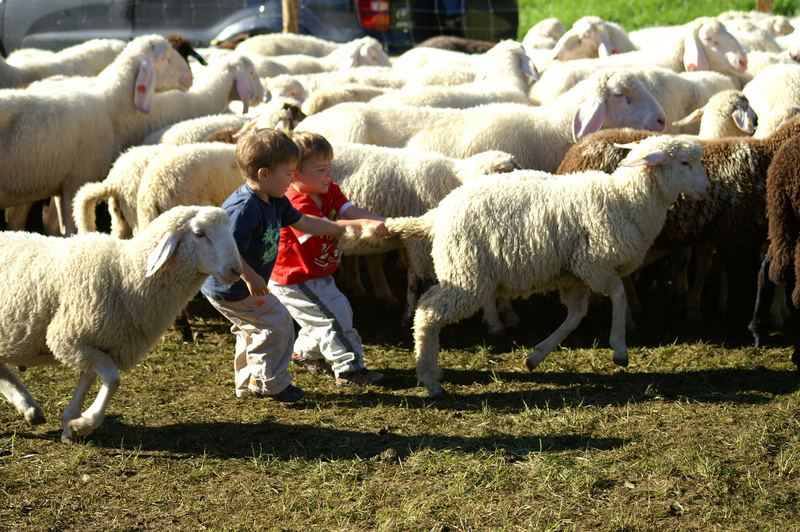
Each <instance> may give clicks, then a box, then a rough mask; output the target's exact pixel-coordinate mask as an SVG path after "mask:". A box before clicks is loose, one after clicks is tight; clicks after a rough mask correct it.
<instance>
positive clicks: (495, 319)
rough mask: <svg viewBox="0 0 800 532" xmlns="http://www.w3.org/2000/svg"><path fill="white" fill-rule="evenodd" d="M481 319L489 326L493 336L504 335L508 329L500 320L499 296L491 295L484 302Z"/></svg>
mask: <svg viewBox="0 0 800 532" xmlns="http://www.w3.org/2000/svg"><path fill="white" fill-rule="evenodd" d="M481 321H482V322H483V323H485V324H486V326H487V327H488V328H489V334H491V335H492V336H502V335H503V332H504V331H505V330H506V326H505V325H503V322H502V321H501V320H500V314H498V313H497V298H496V297H494V296H490V297H489V298H488V299H487V300H486V302H484V304H483V316H482V317H481Z"/></svg>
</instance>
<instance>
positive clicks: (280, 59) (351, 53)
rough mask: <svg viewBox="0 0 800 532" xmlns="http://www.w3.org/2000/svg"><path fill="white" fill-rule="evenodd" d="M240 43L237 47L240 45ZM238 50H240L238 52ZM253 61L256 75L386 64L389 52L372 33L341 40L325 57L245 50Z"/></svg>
mask: <svg viewBox="0 0 800 532" xmlns="http://www.w3.org/2000/svg"><path fill="white" fill-rule="evenodd" d="M241 47H242V45H241V44H240V45H239V46H238V47H237V50H238V49H241ZM240 53H241V52H240ZM247 55H248V57H250V59H251V60H252V61H253V63H254V64H255V67H256V71H257V72H258V75H259V76H261V77H272V76H277V75H279V74H312V73H314V72H330V71H332V70H346V69H349V68H353V67H359V66H364V65H377V66H387V67H388V66H389V65H390V62H389V56H388V55H386V52H384V51H383V47H382V46H381V43H380V42H378V41H377V40H376V39H375V38H374V37H361V38H360V39H355V40H352V41H350V42H348V43H345V44H343V45H342V46H340V47H338V48H337V49H335V50H333V51H332V52H331V53H329V54H328V55H326V56H324V57H319V58H317V57H312V56H309V55H283V56H277V57H270V58H267V57H264V56H260V55H258V54H247Z"/></svg>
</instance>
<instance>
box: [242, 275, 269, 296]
mask: <svg viewBox="0 0 800 532" xmlns="http://www.w3.org/2000/svg"><path fill="white" fill-rule="evenodd" d="M242 279H243V280H244V283H245V284H246V285H247V289H248V290H249V291H250V295H252V296H266V295H269V288H267V282H266V281H265V280H264V278H263V277H261V276H260V275H256V276H255V277H254V278H248V279H245V278H242Z"/></svg>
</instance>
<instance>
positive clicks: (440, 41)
mask: <svg viewBox="0 0 800 532" xmlns="http://www.w3.org/2000/svg"><path fill="white" fill-rule="evenodd" d="M494 45H495V43H493V42H492V41H483V40H480V39H467V38H466V37H456V36H455V35H437V36H435V37H429V38H428V39H425V40H424V41H422V42H421V43H419V44H417V45H416V46H419V47H422V48H439V49H440V50H452V51H454V52H461V53H465V54H482V53H485V52H487V51H489V50H490V49H491V48H492V47H493V46H494Z"/></svg>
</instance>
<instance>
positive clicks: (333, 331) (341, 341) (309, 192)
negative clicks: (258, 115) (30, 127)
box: [269, 132, 388, 386]
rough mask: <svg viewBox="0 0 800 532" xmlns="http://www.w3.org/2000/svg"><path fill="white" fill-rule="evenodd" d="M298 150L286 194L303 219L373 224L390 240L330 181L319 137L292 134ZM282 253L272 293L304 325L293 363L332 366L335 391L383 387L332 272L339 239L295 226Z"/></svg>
mask: <svg viewBox="0 0 800 532" xmlns="http://www.w3.org/2000/svg"><path fill="white" fill-rule="evenodd" d="M292 140H294V142H295V144H296V145H297V147H298V148H299V149H300V160H299V162H298V165H297V169H296V170H295V172H294V179H293V180H292V184H291V185H290V187H289V190H288V191H287V193H286V197H287V198H288V199H289V201H290V202H291V203H292V205H293V206H294V207H295V208H296V209H297V210H298V211H300V212H302V213H303V214H306V215H308V216H317V217H322V218H328V219H330V220H340V222H337V223H341V220H342V219H344V220H353V219H368V220H374V221H375V224H377V225H374V228H375V233H376V234H377V235H378V236H387V235H388V231H387V229H386V226H384V225H383V221H384V218H382V217H380V216H377V215H375V214H373V213H371V212H369V211H368V210H366V209H362V208H360V207H357V206H355V205H353V203H351V202H350V201H348V200H347V198H346V197H345V196H344V194H342V192H341V190H339V187H338V186H337V185H336V183H334V182H333V181H332V179H331V160H332V159H333V148H332V147H331V145H330V144H329V143H328V141H327V140H325V138H324V137H322V136H321V135H317V134H315V133H308V132H295V133H293V134H292ZM280 245H281V253H280V256H279V257H278V260H277V262H276V263H275V268H274V269H273V270H272V277H271V278H270V282H269V287H270V290H271V291H272V293H274V294H275V296H277V298H278V299H279V300H280V301H281V303H283V304H284V305H285V306H286V308H288V309H289V313H290V314H291V315H292V317H293V318H294V319H295V321H297V323H298V324H300V332H299V333H298V335H297V340H296V341H295V343H294V354H293V355H292V359H293V360H294V361H295V362H297V363H300V364H303V365H304V366H305V367H306V368H307V369H308V370H309V371H311V372H315V373H316V372H321V371H324V370H327V364H326V363H325V360H327V361H329V362H330V364H331V369H332V370H333V373H334V375H335V376H336V385H337V386H352V385H356V386H361V385H366V384H372V383H376V382H379V381H381V380H382V379H383V374H381V373H378V372H375V371H368V370H367V369H366V366H365V365H364V347H363V346H362V345H361V337H360V336H359V335H358V332H357V331H356V330H355V329H354V328H353V311H352V309H351V308H350V303H349V302H348V301H347V298H346V297H345V295H344V294H342V293H341V292H340V291H339V289H338V288H337V287H336V283H334V281H333V272H334V271H335V270H336V267H337V266H338V265H339V256H340V251H339V248H338V246H337V242H336V239H334V238H330V237H327V236H312V235H310V234H309V232H308V231H305V230H303V228H301V227H299V226H297V225H294V226H292V227H291V228H284V229H281V241H280Z"/></svg>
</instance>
